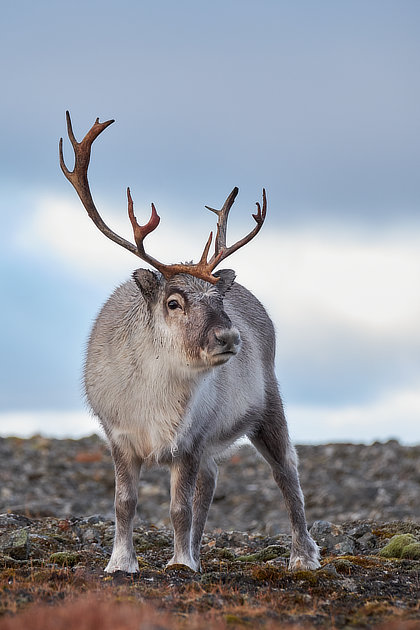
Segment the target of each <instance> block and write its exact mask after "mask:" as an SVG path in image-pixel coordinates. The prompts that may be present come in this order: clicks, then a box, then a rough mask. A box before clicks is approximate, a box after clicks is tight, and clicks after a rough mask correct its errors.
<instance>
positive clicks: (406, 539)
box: [379, 534, 417, 558]
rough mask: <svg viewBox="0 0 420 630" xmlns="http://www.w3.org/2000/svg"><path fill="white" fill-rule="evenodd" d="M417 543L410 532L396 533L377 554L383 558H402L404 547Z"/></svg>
mask: <svg viewBox="0 0 420 630" xmlns="http://www.w3.org/2000/svg"><path fill="white" fill-rule="evenodd" d="M415 543H417V541H416V539H415V538H414V536H413V535H412V534H397V535H396V536H393V537H392V538H391V540H390V541H389V543H388V544H387V545H385V547H383V548H382V549H381V550H380V552H379V555H380V556H382V557H383V558H402V554H403V552H404V549H405V547H408V546H411V545H413V544H415Z"/></svg>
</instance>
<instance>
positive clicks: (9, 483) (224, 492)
mask: <svg viewBox="0 0 420 630" xmlns="http://www.w3.org/2000/svg"><path fill="white" fill-rule="evenodd" d="M297 450H298V454H299V459H300V465H299V469H300V475H301V482H302V488H303V491H304V494H305V500H306V513H307V520H308V523H309V524H311V523H312V522H313V521H316V520H327V521H332V522H334V523H342V522H345V521H348V520H357V519H371V520H381V521H393V520H411V521H414V522H418V523H420V500H419V498H420V445H419V446H412V447H408V446H401V445H400V444H399V443H398V442H396V441H390V442H387V443H385V444H382V443H375V444H373V445H371V446H363V445H357V444H328V445H321V446H298V447H297ZM0 479H1V484H0V512H14V513H18V514H25V515H26V516H29V517H31V516H56V517H59V518H67V517H71V516H82V517H84V516H87V515H92V514H100V515H102V516H103V517H105V518H113V500H114V498H113V492H114V470H113V466H112V462H111V457H110V455H109V451H108V447H107V445H106V444H105V443H104V441H103V440H101V439H100V438H99V437H98V436H91V437H87V438H84V439H81V440H55V439H46V438H42V437H34V438H32V439H30V440H23V439H18V438H0ZM138 515H139V520H138V522H139V523H143V524H145V525H146V524H152V525H155V526H157V527H165V526H166V527H169V526H170V521H169V475H168V471H167V470H166V469H164V468H160V469H159V468H154V469H149V470H147V469H146V470H144V471H142V475H141V483H140V489H139V510H138ZM214 528H221V529H223V530H241V531H247V532H260V533H263V534H268V535H274V534H279V533H284V532H289V522H288V517H287V514H286V511H285V509H284V505H283V502H282V499H281V495H280V492H279V490H278V488H277V486H276V484H275V483H274V481H273V479H272V476H271V472H270V469H269V467H268V465H267V464H266V462H265V461H264V460H263V459H262V458H260V457H259V456H257V454H256V451H255V450H254V449H253V448H252V447H251V446H246V447H243V448H241V449H240V450H238V451H236V452H235V453H234V454H233V455H231V457H230V458H229V459H227V460H226V461H224V462H222V463H221V465H220V467H219V480H218V486H217V490H216V495H215V498H214V502H213V505H212V507H211V510H210V514H209V520H208V526H207V529H208V530H211V529H214Z"/></svg>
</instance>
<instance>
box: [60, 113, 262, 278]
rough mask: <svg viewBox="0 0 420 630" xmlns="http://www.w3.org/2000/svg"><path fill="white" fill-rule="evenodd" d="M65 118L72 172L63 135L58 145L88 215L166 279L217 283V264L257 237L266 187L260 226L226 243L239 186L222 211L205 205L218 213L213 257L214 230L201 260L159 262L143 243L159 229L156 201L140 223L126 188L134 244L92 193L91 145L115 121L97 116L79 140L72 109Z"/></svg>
mask: <svg viewBox="0 0 420 630" xmlns="http://www.w3.org/2000/svg"><path fill="white" fill-rule="evenodd" d="M66 119H67V132H68V136H69V139H70V142H71V144H72V147H73V150H74V157H75V161H74V169H73V170H72V171H70V170H69V169H68V168H67V166H66V164H65V162H64V157H63V138H60V144H59V153H60V166H61V170H62V171H63V173H64V175H65V176H66V178H67V179H68V180H69V182H70V183H71V184H72V185H73V186H74V188H75V190H76V192H77V194H78V195H79V197H80V200H81V202H82V203H83V205H84V207H85V208H86V210H87V213H88V215H89V216H90V218H91V219H92V221H93V222H94V223H95V225H96V227H97V228H98V229H99V230H100V231H101V232H102V233H103V234H105V236H107V237H108V238H109V239H111V240H112V241H114V242H115V243H117V244H118V245H121V246H122V247H125V249H128V250H129V251H130V252H132V253H133V254H135V255H136V256H138V257H139V258H141V259H142V260H144V261H145V262H147V263H149V264H150V265H151V266H152V267H154V268H155V269H157V270H158V271H160V272H161V274H162V275H163V276H164V277H165V278H166V279H167V280H168V279H169V278H172V277H173V276H175V275H176V274H178V273H188V274H190V275H192V276H195V277H196V278H201V279H202V280H206V281H207V282H210V283H211V284H216V282H218V280H219V278H218V277H216V276H213V274H212V271H213V270H214V269H215V268H216V267H217V265H218V264H219V263H220V262H221V261H222V260H224V259H225V258H227V257H228V256H230V254H233V252H235V251H236V250H237V249H239V248H240V247H243V246H244V245H246V243H249V241H250V240H251V239H253V238H254V236H256V235H257V234H258V232H259V231H260V229H261V227H262V225H263V223H264V219H265V215H266V211H267V199H266V194H265V190H264V189H263V205H262V209H261V206H260V204H259V203H257V213H256V214H253V215H252V216H253V217H254V219H255V221H256V223H257V225H256V226H255V227H254V229H253V230H251V232H250V233H249V234H248V235H247V236H245V237H244V238H242V239H241V240H239V241H237V242H236V243H235V244H234V245H231V246H230V247H227V246H226V230H227V220H228V215H229V211H230V209H231V207H232V205H233V203H234V201H235V198H236V195H237V194H238V188H234V189H233V190H232V192H231V193H230V195H229V197H228V198H227V199H226V201H225V203H224V204H223V207H222V208H221V210H215V209H214V208H210V207H209V206H206V208H208V209H209V210H211V211H212V212H215V213H216V214H217V215H218V220H217V234H216V242H215V251H214V254H213V256H212V257H211V258H210V260H207V257H208V254H209V250H210V245H211V242H212V239H213V232H211V233H210V236H209V238H208V240H207V243H206V245H205V247H204V250H203V253H202V256H201V258H200V260H199V262H198V263H196V264H194V263H190V264H174V265H165V264H163V263H161V262H159V261H158V260H156V258H153V257H152V256H150V255H149V254H147V253H146V251H145V249H144V245H143V241H144V239H145V238H146V236H147V235H148V234H150V232H153V230H155V229H156V228H157V226H158V225H159V222H160V217H159V215H158V213H157V212H156V208H155V206H154V204H153V203H152V214H151V217H150V219H149V221H148V223H146V225H139V224H138V223H137V219H136V217H135V216H134V208H133V200H132V197H131V193H130V189H129V188H127V199H128V216H129V218H130V221H131V225H132V226H133V233H134V240H135V242H136V245H133V243H130V241H127V240H126V239H125V238H122V237H121V236H119V235H118V234H116V233H115V232H113V230H111V229H110V228H109V227H108V226H107V225H106V223H105V222H104V221H103V219H102V217H101V216H100V214H99V212H98V210H97V208H96V206H95V203H94V201H93V198H92V194H91V192H90V187H89V181H88V177H87V171H88V167H89V161H90V153H91V148H92V144H93V142H94V140H95V139H96V138H97V137H98V136H99V134H100V133H102V131H103V130H104V129H106V128H107V127H109V125H111V124H112V123H113V122H114V120H107V121H106V122H102V123H101V122H99V118H97V119H96V121H95V123H94V124H93V125H92V127H91V128H90V129H89V131H88V132H87V134H86V135H85V137H84V138H83V140H82V141H81V142H77V140H76V138H75V136H74V133H73V128H72V124H71V119H70V114H69V112H66Z"/></svg>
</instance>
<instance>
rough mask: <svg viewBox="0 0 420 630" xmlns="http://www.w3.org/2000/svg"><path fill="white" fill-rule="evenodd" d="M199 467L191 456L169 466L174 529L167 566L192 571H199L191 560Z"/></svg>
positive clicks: (197, 462) (197, 566)
mask: <svg viewBox="0 0 420 630" xmlns="http://www.w3.org/2000/svg"><path fill="white" fill-rule="evenodd" d="M199 466H200V459H199V457H197V456H193V455H185V456H182V457H179V459H178V458H177V459H175V460H174V462H173V464H172V465H171V507H170V515H171V521H172V526H173V528H174V555H173V556H172V558H171V559H170V560H169V562H168V566H170V565H171V564H185V565H186V566H187V567H190V569H192V570H193V571H198V570H199V562H198V560H195V559H194V558H193V555H192V548H191V543H192V541H191V529H192V518H193V498H194V491H195V486H196V481H197V474H198V470H199Z"/></svg>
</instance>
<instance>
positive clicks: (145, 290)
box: [133, 269, 161, 303]
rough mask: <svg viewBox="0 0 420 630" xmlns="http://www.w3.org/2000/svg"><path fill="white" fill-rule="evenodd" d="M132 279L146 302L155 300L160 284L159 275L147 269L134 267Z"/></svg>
mask: <svg viewBox="0 0 420 630" xmlns="http://www.w3.org/2000/svg"><path fill="white" fill-rule="evenodd" d="M133 280H134V282H135V283H136V284H137V286H138V287H139V289H140V291H141V292H142V294H143V297H144V299H145V300H146V302H149V303H152V302H154V301H155V300H156V298H157V295H158V292H159V287H160V285H161V276H160V274H159V275H158V274H157V273H155V272H154V271H150V270H149V269H136V271H134V272H133Z"/></svg>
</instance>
